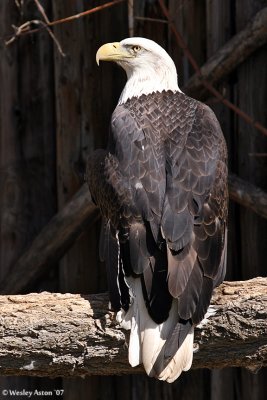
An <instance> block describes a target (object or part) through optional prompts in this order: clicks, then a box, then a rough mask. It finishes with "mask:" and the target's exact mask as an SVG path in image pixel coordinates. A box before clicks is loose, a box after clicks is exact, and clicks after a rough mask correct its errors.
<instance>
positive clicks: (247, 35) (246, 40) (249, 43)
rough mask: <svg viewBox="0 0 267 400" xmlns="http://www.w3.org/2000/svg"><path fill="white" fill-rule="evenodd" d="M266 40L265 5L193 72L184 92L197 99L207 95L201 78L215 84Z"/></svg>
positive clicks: (266, 15) (266, 12)
mask: <svg viewBox="0 0 267 400" xmlns="http://www.w3.org/2000/svg"><path fill="white" fill-rule="evenodd" d="M266 42H267V7H266V8H263V9H262V10H260V11H259V12H258V13H257V14H256V15H255V17H254V18H253V19H251V20H250V21H249V23H248V24H247V26H246V27H245V28H244V29H243V30H242V31H240V32H239V33H237V34H236V35H235V36H233V37H232V38H231V39H230V40H229V42H227V43H226V44H225V45H224V46H223V47H221V48H220V49H219V50H218V51H217V52H216V53H215V54H214V55H213V56H212V57H211V58H210V59H209V60H208V61H207V62H206V63H205V64H204V65H203V66H202V67H201V69H200V72H201V75H199V74H195V75H193V76H192V78H191V79H190V80H189V82H188V83H187V85H186V86H185V87H184V88H183V90H184V91H185V93H187V94H188V95H189V96H192V97H196V98H197V99H202V100H203V99H204V98H206V97H207V96H208V93H209V92H208V90H207V88H205V87H204V86H203V80H207V81H208V82H209V83H210V84H212V85H215V84H217V83H218V82H220V81H221V80H222V79H223V78H224V77H225V76H226V75H228V74H229V73H230V72H232V71H233V70H234V69H235V68H236V67H237V66H238V65H239V64H241V63H242V62H243V61H244V60H245V59H246V58H248V57H249V56H250V55H251V54H252V53H253V52H254V51H255V50H257V49H258V48H259V47H261V46H263V45H264V44H265V43H266Z"/></svg>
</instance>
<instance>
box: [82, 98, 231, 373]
mask: <svg viewBox="0 0 267 400" xmlns="http://www.w3.org/2000/svg"><path fill="white" fill-rule="evenodd" d="M226 158H227V151H226V146H225V141H224V138H223V134H222V132H221V129H220V126H219V124H218V122H217V119H216V117H215V115H214V113H213V112H212V111H211V110H210V109H209V108H208V107H207V106H206V105H204V104H202V103H199V102H198V101H196V100H194V99H191V98H189V97H187V96H186V95H184V94H183V93H180V92H176V93H173V92H171V91H167V92H162V93H153V94H150V95H142V96H140V97H139V98H132V99H130V100H128V101H127V102H126V103H125V104H122V105H119V106H117V108H116V109H115V111H114V113H113V115H112V121H111V133H110V139H109V145H108V150H107V151H106V152H103V151H102V153H101V152H100V153H98V154H97V155H95V158H94V160H93V161H91V162H89V163H88V177H89V186H90V190H91V192H92V196H93V197H94V198H95V200H96V203H97V204H98V205H100V208H101V211H102V214H103V215H104V217H105V220H106V224H105V228H103V232H105V234H104V233H103V236H104V241H102V242H104V245H102V253H103V254H102V256H103V258H105V259H106V261H107V264H108V276H109V286H110V291H111V302H112V305H113V307H114V309H115V310H119V309H120V308H124V310H125V312H126V316H125V318H124V319H125V320H129V321H130V320H131V318H133V316H135V319H136V321H138V322H137V325H138V329H139V333H138V335H139V336H138V337H140V338H141V337H142V335H143V339H142V340H141V339H140V340H141V342H142V343H141V342H140V343H141V344H142V345H141V348H143V349H144V348H145V347H146V346H145V343H147V346H149V345H148V343H149V342H150V341H151V337H150V336H149V334H148V333H147V332H148V331H149V332H150V331H151V329H148V325H149V324H150V325H153V324H154V325H155V326H158V325H159V324H160V327H161V328H160V329H159V330H158V332H159V337H158V339H157V340H156V339H155V341H156V344H155V346H156V347H157V346H158V347H157V348H156V347H155V349H154V353H153V351H152V353H153V354H154V356H153V357H152V358H151V352H148V353H150V354H146V353H144V352H143V355H142V354H141V356H138V357H137V361H139V362H140V360H141V359H143V363H144V365H145V368H146V369H147V371H149V373H150V374H151V375H156V376H162V377H164V378H163V379H167V380H169V381H171V380H172V379H173V378H174V377H175V376H177V374H179V373H180V372H181V371H180V370H183V369H186V368H188V365H189V364H190V363H191V361H192V340H193V339H192V326H193V325H196V324H198V323H199V322H200V321H201V320H202V318H203V317H204V314H205V313H206V311H207V308H208V306H209V303H210V299H211V295H212V290H213V288H214V286H216V285H218V284H219V283H220V282H221V281H222V279H223V277H224V274H225V265H226V234H227V228H226V218H227V164H226ZM91 160H92V158H91ZM96 176H97V178H96ZM141 292H142V296H141V294H140V293H141ZM137 293H138V295H137ZM140 296H141V297H142V298H140ZM147 312H148V315H149V317H148V315H146V316H144V317H142V315H145V314H146V313H147ZM148 318H149V321H150V322H149V323H148V322H144V321H148ZM150 318H151V320H150ZM164 321H166V322H164ZM147 324H148V325H147ZM154 325H153V326H154ZM155 326H154V328H155ZM150 328H151V327H150ZM154 328H153V329H154ZM132 329H133V327H132ZM153 329H152V331H155V329H154V330H153ZM142 332H146V334H144V333H143V334H142ZM133 337H134V336H133ZM155 337H156V336H155ZM132 343H135V345H136V340H135V341H134V340H132ZM159 343H160V344H161V345H160V344H159ZM182 343H185V344H184V345H183V346H184V347H183V348H186V349H187V348H189V349H190V350H189V351H188V354H189V353H190V354H189V355H188V356H184V355H183V356H181V355H179V359H181V358H183V362H182V366H181V368H180V370H179V369H178V370H177V371H176V372H170V371H169V370H168V368H169V367H170V365H171V363H170V360H173V361H172V363H173V365H175V364H177V360H176V359H175V355H177V354H180V353H183V351H184V350H183V349H181V348H182ZM132 348H133V350H132V352H133V354H134V352H136V349H135V346H134V345H133V344H132ZM147 348H148V347H147ZM130 350H131V346H130ZM139 350H140V349H139ZM140 351H141V350H140ZM179 352H180V353H179ZM141 353H142V351H141ZM185 354H187V352H185ZM135 357H136V355H135ZM135 362H136V358H135V361H133V364H134V363H135ZM168 363H169V364H168ZM168 365H169V367H168ZM166 368H167V369H166ZM173 368H174V366H172V369H173Z"/></svg>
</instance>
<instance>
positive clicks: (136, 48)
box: [132, 45, 141, 53]
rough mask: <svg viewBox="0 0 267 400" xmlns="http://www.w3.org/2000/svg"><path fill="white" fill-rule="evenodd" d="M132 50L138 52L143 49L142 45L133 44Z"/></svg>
mask: <svg viewBox="0 0 267 400" xmlns="http://www.w3.org/2000/svg"><path fill="white" fill-rule="evenodd" d="M132 50H133V51H134V52H135V53H138V51H140V50H141V46H137V45H135V46H132Z"/></svg>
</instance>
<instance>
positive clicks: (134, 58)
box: [96, 37, 180, 104]
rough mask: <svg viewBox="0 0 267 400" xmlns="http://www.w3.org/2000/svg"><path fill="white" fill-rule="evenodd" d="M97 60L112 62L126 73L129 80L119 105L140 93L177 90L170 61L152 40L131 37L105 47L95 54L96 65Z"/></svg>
mask: <svg viewBox="0 0 267 400" xmlns="http://www.w3.org/2000/svg"><path fill="white" fill-rule="evenodd" d="M100 60H101V61H114V62H116V63H117V64H118V65H120V66H121V67H122V68H123V69H124V70H125V71H126V74H127V78H128V80H127V83H126V85H125V87H124V89H123V91H122V93H121V96H120V99H119V104H122V103H125V102H126V101H127V100H128V99H130V98H131V97H138V96H141V95H142V94H149V93H153V92H162V91H163V90H171V91H173V92H176V91H180V89H179V87H178V81H177V72H176V67H175V65H174V62H173V60H172V59H171V57H170V56H169V55H168V53H167V52H166V51H165V50H164V49H163V48H162V47H161V46H159V45H158V44H157V43H155V42H153V40H149V39H145V38H141V37H132V38H128V39H124V40H122V41H121V42H114V43H107V44H104V45H103V46H101V47H100V48H99V49H98V51H97V53H96V62H97V64H99V61H100Z"/></svg>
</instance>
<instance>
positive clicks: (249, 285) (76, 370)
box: [0, 278, 267, 377]
mask: <svg viewBox="0 0 267 400" xmlns="http://www.w3.org/2000/svg"><path fill="white" fill-rule="evenodd" d="M212 304H213V305H214V307H215V308H216V314H215V315H213V316H211V317H210V318H209V320H208V321H207V322H206V323H204V324H203V326H202V327H199V328H197V329H196V335H195V343H196V344H197V346H198V348H199V350H198V352H197V353H195V355H194V362H193V366H192V367H193V368H223V367H229V366H233V367H238V366H242V367H245V368H248V369H250V370H252V371H254V372H255V371H257V370H258V369H260V368H261V367H263V366H266V365H267V278H255V279H252V280H249V281H244V282H224V283H223V284H222V285H221V286H220V287H219V288H217V289H216V290H215V292H214V296H213V298H212ZM0 308H1V319H0V374H1V375H34V376H40V377H42V376H49V377H56V376H64V377H68V376H80V377H84V376H86V375H113V374H130V373H140V372H142V371H143V369H142V367H137V368H131V367H130V366H129V364H128V361H127V333H125V332H124V331H123V330H121V329H120V328H119V327H118V326H117V325H116V322H115V320H114V314H113V313H112V312H111V311H110V310H109V309H108V295H107V294H97V295H77V294H59V293H54V294H51V293H47V292H44V293H40V294H36V293H34V294H28V295H15V296H0Z"/></svg>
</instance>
